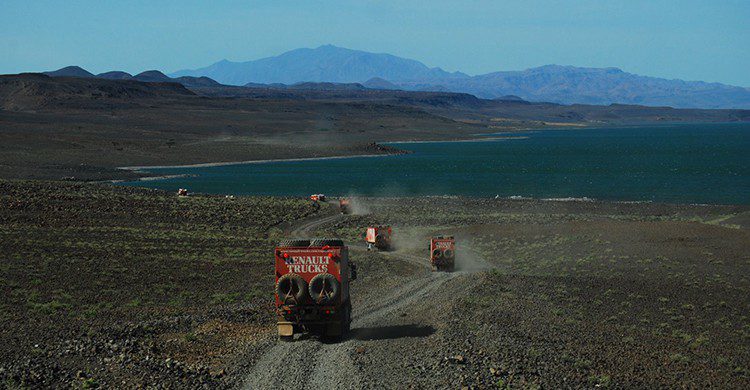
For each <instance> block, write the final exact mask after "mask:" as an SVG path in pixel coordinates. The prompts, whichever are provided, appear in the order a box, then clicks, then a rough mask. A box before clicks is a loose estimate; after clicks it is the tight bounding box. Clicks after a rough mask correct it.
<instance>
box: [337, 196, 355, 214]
mask: <svg viewBox="0 0 750 390" xmlns="http://www.w3.org/2000/svg"><path fill="white" fill-rule="evenodd" d="M339 209H340V210H341V214H351V213H352V208H351V206H350V205H349V199H346V198H341V199H339Z"/></svg>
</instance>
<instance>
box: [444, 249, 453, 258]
mask: <svg viewBox="0 0 750 390" xmlns="http://www.w3.org/2000/svg"><path fill="white" fill-rule="evenodd" d="M443 257H445V258H446V259H452V258H453V250H451V249H446V250H444V251H443Z"/></svg>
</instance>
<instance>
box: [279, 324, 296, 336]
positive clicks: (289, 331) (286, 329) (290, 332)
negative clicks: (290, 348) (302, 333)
mask: <svg viewBox="0 0 750 390" xmlns="http://www.w3.org/2000/svg"><path fill="white" fill-rule="evenodd" d="M278 327H279V336H281V337H291V336H294V325H293V324H292V323H291V322H279V323H278Z"/></svg>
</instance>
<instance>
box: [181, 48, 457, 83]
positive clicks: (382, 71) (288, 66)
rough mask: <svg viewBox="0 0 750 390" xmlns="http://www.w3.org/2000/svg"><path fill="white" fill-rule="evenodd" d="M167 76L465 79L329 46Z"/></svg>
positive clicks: (390, 57)
mask: <svg viewBox="0 0 750 390" xmlns="http://www.w3.org/2000/svg"><path fill="white" fill-rule="evenodd" d="M170 76H172V77H180V76H208V77H210V78H212V79H214V80H216V81H218V82H220V83H222V84H230V85H245V84H247V83H250V82H252V83H262V84H270V83H283V84H295V83H298V82H333V83H362V82H365V81H367V80H369V79H371V78H373V77H381V78H383V79H386V80H389V81H392V82H393V81H401V80H415V79H445V78H454V77H458V78H462V77H468V76H466V75H465V74H463V73H449V72H446V71H444V70H442V69H440V68H428V67H427V66H425V65H424V64H423V63H421V62H419V61H415V60H410V59H405V58H400V57H396V56H394V55H390V54H380V53H368V52H364V51H359V50H351V49H345V48H341V47H336V46H332V45H325V46H320V47H318V48H315V49H296V50H292V51H288V52H286V53H284V54H281V55H279V56H276V57H268V58H263V59H260V60H256V61H247V62H231V61H227V60H222V61H219V62H217V63H215V64H213V65H210V66H207V67H205V68H201V69H196V70H181V71H178V72H175V73H173V74H171V75H170Z"/></svg>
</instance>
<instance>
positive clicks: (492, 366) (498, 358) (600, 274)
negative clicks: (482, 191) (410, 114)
mask: <svg viewBox="0 0 750 390" xmlns="http://www.w3.org/2000/svg"><path fill="white" fill-rule="evenodd" d="M354 206H355V207H354V208H355V210H356V212H357V215H347V216H341V215H337V214H336V210H335V208H334V207H331V206H329V205H325V204H324V205H323V206H322V207H321V208H317V207H316V206H314V205H312V204H311V203H309V202H307V201H305V200H302V199H283V198H257V197H237V198H233V199H231V198H224V197H215V196H194V197H187V198H177V197H176V196H174V195H173V194H166V193H163V192H158V191H147V190H140V189H132V188H118V187H109V186H97V185H80V184H59V183H45V182H8V181H4V182H0V236H1V238H2V239H1V240H0V254H1V255H0V256H2V262H1V263H0V264H2V265H1V266H0V279H2V284H1V285H2V293H3V295H4V297H5V298H4V300H3V302H2V312H1V313H2V317H0V321H2V327H0V381H1V382H2V383H3V384H4V385H5V386H6V387H71V386H72V387H88V388H90V387H96V386H101V387H146V386H151V385H159V386H161V387H167V388H186V387H190V388H193V387H201V386H205V387H211V388H214V387H243V388H292V387H303V388H312V387H320V386H327V387H333V386H336V387H340V388H394V387H395V388H404V387H411V388H444V387H453V388H460V387H468V388H491V387H499V388H560V387H579V388H581V387H582V388H592V387H649V388H653V387H670V388H674V387H693V388H695V387H721V388H747V387H748V386H750V372H748V369H747V367H750V348H748V347H747V345H750V344H749V343H748V341H750V320H749V319H748V313H749V312H750V300H749V299H748V297H750V295H749V294H748V289H749V288H750V281H748V277H747V275H748V268H750V255H748V253H750V251H749V250H748V249H750V247H749V246H750V233H749V232H748V224H747V222H748V219H749V218H748V215H750V210H748V208H747V207H744V206H690V205H682V206H676V205H661V204H651V203H644V204H634V203H602V202H586V201H568V202H565V201H557V202H552V201H534V200H490V199H468V198H454V197H448V198H446V197H431V198H430V197H427V198H418V199H387V198H380V199H360V200H357V201H356V202H355V204H354ZM373 223H387V224H392V225H393V226H394V231H395V235H396V245H397V248H396V250H395V251H393V252H386V253H379V252H367V251H365V250H364V249H362V246H361V237H360V235H361V232H362V231H363V228H364V227H365V226H367V225H368V224H373ZM439 233H447V234H454V235H456V237H457V238H458V242H459V253H458V255H459V258H458V265H459V270H458V271H457V272H454V273H436V272H431V271H430V269H429V267H428V264H427V256H426V252H427V251H426V249H425V248H426V243H427V238H428V237H429V236H430V235H432V234H439ZM285 235H305V236H334V235H335V236H340V237H343V238H345V239H347V240H348V241H349V242H350V244H351V247H352V259H353V260H354V261H356V262H357V263H358V266H359V274H360V278H359V279H358V280H357V281H356V282H355V283H354V285H353V287H352V296H353V307H354V311H353V331H352V333H351V335H350V337H349V338H348V339H347V340H345V341H343V342H341V343H335V344H325V343H322V342H320V341H319V340H317V339H315V338H305V339H302V340H298V341H296V342H293V343H283V344H279V343H277V342H276V340H275V337H274V331H275V327H274V318H273V314H272V309H273V308H272V283H273V281H272V266H273V265H272V259H271V257H270V255H269V253H270V252H271V248H272V245H273V242H274V241H275V240H277V239H278V238H280V237H282V236H285Z"/></svg>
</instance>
